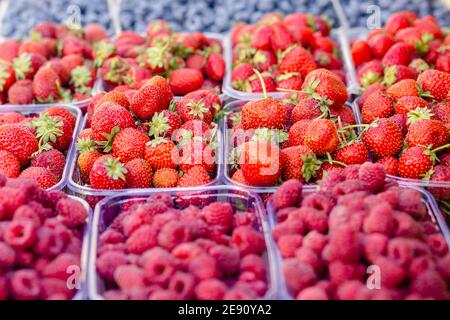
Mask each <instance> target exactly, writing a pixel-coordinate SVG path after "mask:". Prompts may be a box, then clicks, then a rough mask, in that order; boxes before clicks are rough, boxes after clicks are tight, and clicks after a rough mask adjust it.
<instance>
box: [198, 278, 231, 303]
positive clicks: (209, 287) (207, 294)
mask: <svg viewBox="0 0 450 320" xmlns="http://www.w3.org/2000/svg"><path fill="white" fill-rule="evenodd" d="M226 290H227V287H226V285H225V284H224V283H223V282H222V281H220V280H218V279H206V280H202V281H200V282H199V284H197V286H196V287H195V297H196V298H197V300H222V299H223V297H224V295H225V292H226Z"/></svg>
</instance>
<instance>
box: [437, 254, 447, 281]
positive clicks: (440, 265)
mask: <svg viewBox="0 0 450 320" xmlns="http://www.w3.org/2000/svg"><path fill="white" fill-rule="evenodd" d="M436 269H437V271H438V272H439V274H440V275H441V276H442V278H444V279H445V280H446V281H447V282H448V281H450V254H449V253H447V254H446V255H445V256H444V257H442V258H439V259H438V261H437V262H436Z"/></svg>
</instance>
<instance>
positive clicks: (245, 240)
mask: <svg viewBox="0 0 450 320" xmlns="http://www.w3.org/2000/svg"><path fill="white" fill-rule="evenodd" d="M230 244H231V246H232V247H235V248H237V249H238V250H239V252H240V254H241V257H243V256H245V255H247V254H249V253H254V254H261V253H262V252H264V251H265V249H266V244H265V241H264V238H263V236H262V234H261V233H260V232H258V231H256V230H255V229H253V228H251V227H248V226H242V227H238V228H236V229H234V231H233V234H232V236H231V243H230Z"/></svg>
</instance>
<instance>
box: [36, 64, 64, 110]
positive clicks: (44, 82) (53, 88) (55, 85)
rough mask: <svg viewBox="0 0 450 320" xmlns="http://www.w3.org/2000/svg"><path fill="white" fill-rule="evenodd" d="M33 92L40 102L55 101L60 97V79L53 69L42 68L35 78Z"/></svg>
mask: <svg viewBox="0 0 450 320" xmlns="http://www.w3.org/2000/svg"><path fill="white" fill-rule="evenodd" d="M33 93H34V95H35V96H36V99H37V100H38V101H40V102H53V101H55V100H57V99H59V98H60V80H59V77H58V75H57V74H56V72H55V71H53V69H51V68H49V67H45V68H40V69H39V70H38V72H37V73H36V75H35V76H34V79H33Z"/></svg>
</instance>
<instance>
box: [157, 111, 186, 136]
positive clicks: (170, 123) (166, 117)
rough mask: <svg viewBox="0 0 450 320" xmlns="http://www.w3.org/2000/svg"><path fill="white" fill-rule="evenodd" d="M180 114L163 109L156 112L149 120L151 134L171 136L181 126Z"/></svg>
mask: <svg viewBox="0 0 450 320" xmlns="http://www.w3.org/2000/svg"><path fill="white" fill-rule="evenodd" d="M181 124H182V122H181V118H180V116H179V115H178V114H177V113H175V112H172V111H169V110H163V111H161V112H160V113H155V114H154V115H153V117H152V120H151V121H150V122H149V132H150V135H151V136H154V137H155V138H156V137H166V138H171V137H172V135H173V133H174V132H175V131H176V130H178V129H179V128H180V127H181Z"/></svg>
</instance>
